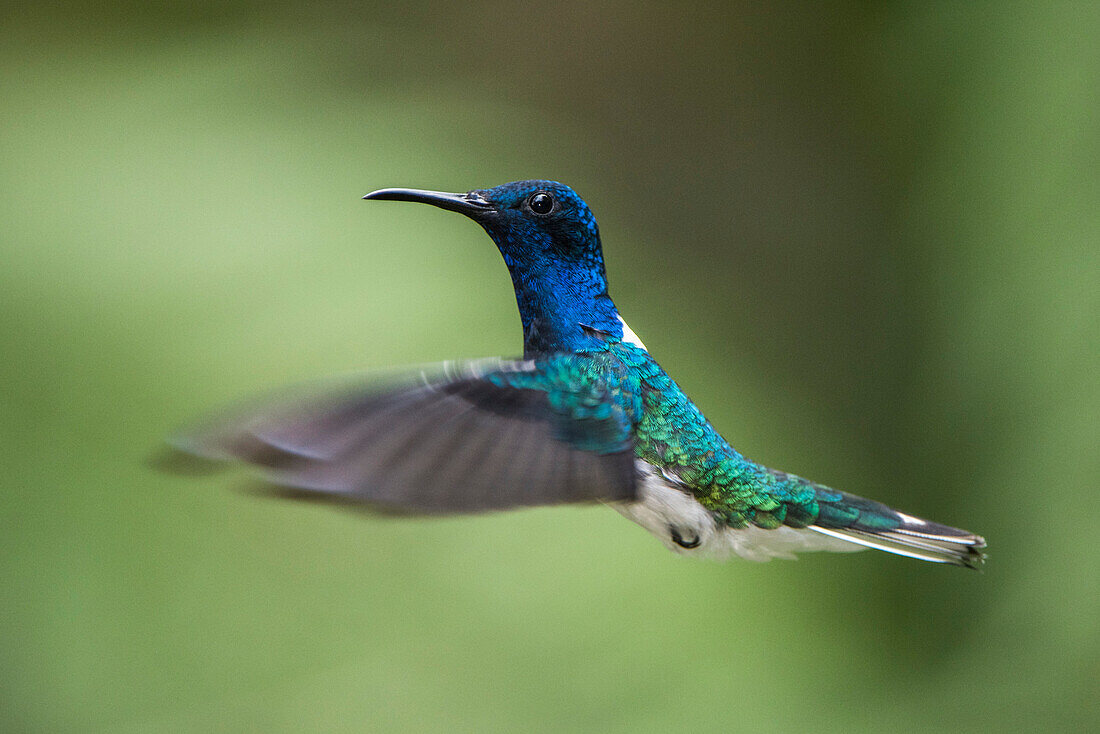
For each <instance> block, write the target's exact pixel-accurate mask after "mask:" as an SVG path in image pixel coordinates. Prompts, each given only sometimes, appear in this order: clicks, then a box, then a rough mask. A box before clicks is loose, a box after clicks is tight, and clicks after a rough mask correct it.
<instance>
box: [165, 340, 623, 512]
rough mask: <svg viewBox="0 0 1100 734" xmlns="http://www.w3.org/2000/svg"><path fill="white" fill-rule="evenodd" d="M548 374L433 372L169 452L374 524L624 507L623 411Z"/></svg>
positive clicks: (278, 407)
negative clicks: (548, 508)
mask: <svg viewBox="0 0 1100 734" xmlns="http://www.w3.org/2000/svg"><path fill="white" fill-rule="evenodd" d="M558 367H559V369H556V370H553V371H552V372H551V371H548V370H546V365H545V364H542V365H540V364H539V363H535V362H505V361H501V360H494V361H492V362H477V363H468V364H465V365H461V366H460V367H459V368H458V369H456V368H454V367H453V366H452V367H444V369H442V370H437V374H436V375H434V376H429V375H428V373H421V374H420V379H419V381H418V382H417V383H413V384H405V385H403V386H390V387H389V388H388V389H382V390H378V389H375V390H371V389H364V388H361V387H360V388H359V389H358V390H351V391H348V390H344V391H340V392H338V393H335V394H334V393H332V392H329V393H327V394H322V395H314V396H313V397H307V398H300V399H296V400H291V401H287V400H283V401H280V402H279V403H277V404H274V405H272V404H268V405H266V406H263V407H260V408H258V409H250V410H245V411H237V412H236V413H235V414H234V417H232V418H228V419H223V420H220V421H214V422H213V423H212V424H210V425H208V426H207V427H205V428H202V429H200V430H198V431H195V432H193V433H191V434H189V435H186V436H183V437H181V438H179V439H178V440H176V441H173V442H172V443H173V445H174V446H175V447H176V448H177V449H180V450H182V451H185V452H187V453H190V454H194V455H198V456H200V457H204V458H208V459H235V460H239V461H243V462H246V463H249V464H253V465H256V466H260V467H263V468H264V470H265V476H266V478H267V479H268V480H270V481H271V482H273V483H275V484H277V485H280V486H283V487H286V488H289V489H293V490H302V491H304V492H306V493H309V494H312V493H318V494H319V495H320V496H321V497H323V498H330V499H337V500H348V501H355V502H363V503H367V504H370V505H372V506H374V507H376V508H377V509H381V510H393V511H406V512H423V513H453V512H477V511H484V510H500V509H506V508H511V507H521V506H530V505H549V504H559V503H566V502H585V501H594V500H608V501H610V500H630V499H634V498H635V476H634V458H633V450H632V443H631V438H630V428H629V424H628V422H627V420H626V419H625V417H624V415H623V412H622V410H621V409H620V408H619V407H618V406H617V405H615V404H614V403H613V401H612V400H611V399H610V395H609V394H608V392H607V389H606V386H605V385H604V383H603V381H602V380H598V379H591V378H589V379H583V380H576V379H571V380H570V379H566V378H565V377H564V375H566V374H568V371H567V370H561V369H560V364H559V365H558ZM555 375H557V376H555ZM551 398H552V399H551ZM578 405H580V406H585V409H584V410H580V411H578V410H575V409H573V407H572V406H578ZM593 406H596V407H597V408H599V409H597V410H593V409H592V407H593Z"/></svg>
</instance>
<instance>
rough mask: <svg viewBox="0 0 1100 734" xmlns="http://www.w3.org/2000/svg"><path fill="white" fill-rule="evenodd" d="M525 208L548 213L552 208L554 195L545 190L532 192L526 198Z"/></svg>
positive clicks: (536, 212)
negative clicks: (528, 197)
mask: <svg viewBox="0 0 1100 734" xmlns="http://www.w3.org/2000/svg"><path fill="white" fill-rule="evenodd" d="M527 208H528V209H530V210H531V211H533V212H534V213H535V214H549V213H550V211H551V210H552V209H553V208H554V197H553V196H551V195H550V194H548V193H546V192H545V191H540V192H538V193H537V194H532V195H531V198H530V199H528V200H527Z"/></svg>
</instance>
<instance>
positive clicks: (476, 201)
mask: <svg viewBox="0 0 1100 734" xmlns="http://www.w3.org/2000/svg"><path fill="white" fill-rule="evenodd" d="M363 198H364V199H371V200H376V201H418V202H420V203H421V204H431V205H432V206H438V207H439V208H440V209H447V210H449V211H452V212H458V213H459V214H465V215H466V216H468V217H472V218H474V219H479V218H480V217H482V216H484V215H486V214H490V213H492V212H494V211H496V209H494V208H493V205H492V204H491V203H489V202H488V201H487V200H486V199H485V197H483V196H482V195H481V192H480V191H470V192H467V193H465V194H445V193H443V192H442V191H421V190H420V189H378V191H372V192H370V193H369V194H367V195H366V196H364V197H363Z"/></svg>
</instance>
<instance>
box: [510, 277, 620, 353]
mask: <svg viewBox="0 0 1100 734" xmlns="http://www.w3.org/2000/svg"><path fill="white" fill-rule="evenodd" d="M511 272H512V284H513V285H514V286H515V289H516V305H518V306H519V316H520V320H521V321H522V322H523V352H524V355H525V356H526V357H533V356H536V355H539V354H546V353H548V352H583V351H587V350H591V349H596V348H598V347H599V345H600V344H601V342H602V341H603V339H602V338H601V336H600V335H599V334H596V333H593V330H596V331H598V332H603V333H604V334H609V335H611V336H612V337H614V338H617V339H621V338H622V336H623V322H622V319H620V318H619V311H618V309H617V308H615V303H614V302H613V301H612V300H611V297H610V296H609V295H608V294H607V281H606V279H605V278H604V277H603V274H602V273H598V274H593V273H585V272H571V271H565V272H556V273H554V275H553V277H552V278H548V277H546V275H545V274H542V275H541V277H540V276H538V275H534V274H532V273H530V272H528V271H517V270H512V271H511Z"/></svg>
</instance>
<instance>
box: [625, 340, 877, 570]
mask: <svg viewBox="0 0 1100 734" xmlns="http://www.w3.org/2000/svg"><path fill="white" fill-rule="evenodd" d="M623 331H624V332H625V331H626V328H625V324H624V328H623ZM624 341H625V339H624ZM635 467H636V468H637V470H638V473H639V478H640V479H641V486H640V487H639V494H640V497H641V499H639V500H638V501H636V502H620V503H616V504H614V505H612V506H613V507H614V508H615V509H616V510H618V511H619V513H620V514H622V515H623V516H624V517H626V518H627V519H629V520H632V521H634V522H636V523H638V524H639V525H641V526H642V527H643V528H645V529H646V530H648V531H649V532H651V533H653V534H654V535H656V536H657V538H658V539H659V540H660V541H661V542H662V543H664V544H665V547H666V548H668V549H669V550H671V551H674V552H676V553H681V554H684V555H692V556H702V557H708V558H714V559H717V560H725V559H726V558H729V557H730V556H731V555H737V556H740V557H741V558H744V559H747V560H750V561H769V560H771V559H772V558H787V559H794V558H795V555H794V554H795V553H802V552H808V551H835V552H845V553H847V552H852V551H859V550H863V546H860V545H857V544H855V543H852V542H848V541H846V540H842V539H840V538H836V537H831V536H829V535H822V534H820V533H817V532H814V531H812V530H807V529H799V528H789V527H779V528H776V529H774V530H765V529H763V528H755V527H749V528H740V529H734V528H730V527H725V526H724V525H719V523H718V522H717V521H716V520H715V519H714V515H713V514H711V512H710V510H708V509H707V508H705V507H703V505H701V504H699V502H698V501H697V500H696V499H695V498H694V497H693V496H691V494H690V493H689V492H688V491H686V490H685V489H682V488H681V487H680V486H679V485H678V483H677V482H676V480H675V478H673V477H671V476H669V475H667V474H665V472H663V471H662V470H661V469H660V468H659V467H656V466H653V465H652V464H649V463H648V462H645V461H641V460H639V461H636V462H635ZM677 536H678V537H679V542H677V539H676V538H677Z"/></svg>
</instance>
